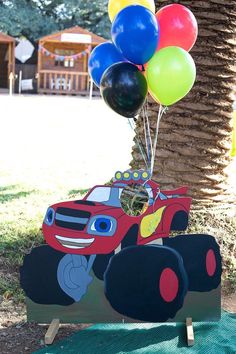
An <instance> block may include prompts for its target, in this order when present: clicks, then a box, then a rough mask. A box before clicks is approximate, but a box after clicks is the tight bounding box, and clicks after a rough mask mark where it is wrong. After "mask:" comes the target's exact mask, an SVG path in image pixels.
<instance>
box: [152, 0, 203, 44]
mask: <svg viewBox="0 0 236 354" xmlns="http://www.w3.org/2000/svg"><path fill="white" fill-rule="evenodd" d="M156 18H157V20H158V22H159V26H160V40H159V44H158V47H157V50H160V49H161V48H165V47H168V46H176V47H181V48H183V49H185V50H186V51H190V49H191V48H192V47H193V46H194V44H195V42H196V39H197V35H198V25H197V20H196V18H195V16H194V14H193V13H192V12H191V11H190V10H189V9H188V8H187V7H185V6H183V5H179V4H173V5H167V6H165V7H163V8H162V9H160V10H159V11H158V12H157V13H156Z"/></svg>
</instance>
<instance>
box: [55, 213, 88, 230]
mask: <svg viewBox="0 0 236 354" xmlns="http://www.w3.org/2000/svg"><path fill="white" fill-rule="evenodd" d="M90 215H91V213H89V212H88V211H84V210H75V209H70V208H62V207H59V208H57V210H56V217H55V224H56V225H57V226H60V227H64V228H66V229H72V230H78V231H83V230H84V229H85V226H86V224H87V222H88V220H89V218H90Z"/></svg>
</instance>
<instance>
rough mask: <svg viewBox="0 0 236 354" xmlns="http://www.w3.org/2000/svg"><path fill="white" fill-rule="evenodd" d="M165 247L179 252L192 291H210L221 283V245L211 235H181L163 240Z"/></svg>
mask: <svg viewBox="0 0 236 354" xmlns="http://www.w3.org/2000/svg"><path fill="white" fill-rule="evenodd" d="M163 242H164V245H165V246H168V247H170V248H173V249H175V250H176V251H177V252H179V253H180V254H181V256H182V258H183V261H184V267H185V269H186V271H187V274H188V281H189V288H188V290H190V291H201V292H204V291H210V290H212V289H216V288H217V287H218V286H219V284H220V281H221V272H222V266H221V255H220V249H219V245H218V244H217V242H216V240H215V238H214V237H212V236H209V235H180V236H176V237H171V238H165V239H163Z"/></svg>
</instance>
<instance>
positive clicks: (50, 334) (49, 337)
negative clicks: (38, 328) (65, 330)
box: [44, 319, 60, 344]
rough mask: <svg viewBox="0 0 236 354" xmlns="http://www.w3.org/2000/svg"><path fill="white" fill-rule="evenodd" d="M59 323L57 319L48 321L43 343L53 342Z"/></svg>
mask: <svg viewBox="0 0 236 354" xmlns="http://www.w3.org/2000/svg"><path fill="white" fill-rule="evenodd" d="M59 325H60V321H59V319H54V320H52V322H51V323H50V326H49V328H48V330H47V333H46V334H45V340H44V341H45V344H52V343H53V341H54V339H55V337H56V335H57V332H58V329H59Z"/></svg>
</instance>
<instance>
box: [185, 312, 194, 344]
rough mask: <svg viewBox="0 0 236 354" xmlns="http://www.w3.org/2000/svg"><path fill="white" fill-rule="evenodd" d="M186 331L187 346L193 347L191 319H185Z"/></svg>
mask: <svg viewBox="0 0 236 354" xmlns="http://www.w3.org/2000/svg"><path fill="white" fill-rule="evenodd" d="M186 329H187V342H188V346H189V347H190V346H193V345H194V332H193V323H192V318H191V317H188V318H186Z"/></svg>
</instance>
